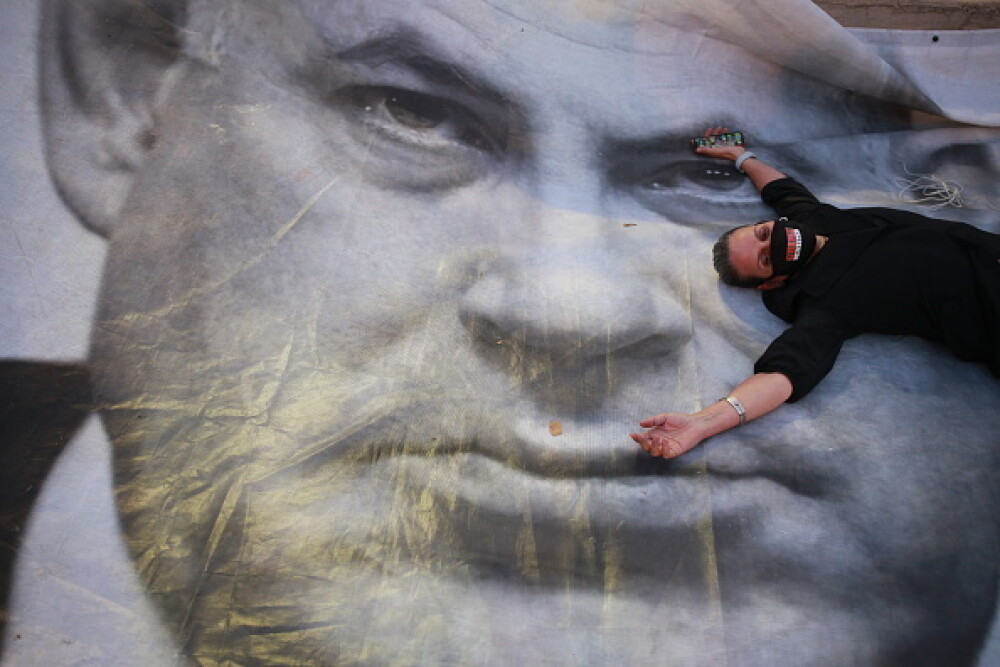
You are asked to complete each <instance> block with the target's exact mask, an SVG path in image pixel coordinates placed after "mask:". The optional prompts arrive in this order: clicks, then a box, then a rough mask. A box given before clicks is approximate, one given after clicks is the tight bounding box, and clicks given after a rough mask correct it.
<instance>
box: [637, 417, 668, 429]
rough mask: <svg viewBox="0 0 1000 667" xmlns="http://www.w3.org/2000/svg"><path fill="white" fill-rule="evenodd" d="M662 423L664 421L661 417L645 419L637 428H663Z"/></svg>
mask: <svg viewBox="0 0 1000 667" xmlns="http://www.w3.org/2000/svg"><path fill="white" fill-rule="evenodd" d="M664 421H666V420H665V419H664V418H663V417H647V418H646V419H643V420H642V421H641V422H639V426H641V427H643V428H653V427H656V426H663V423H664Z"/></svg>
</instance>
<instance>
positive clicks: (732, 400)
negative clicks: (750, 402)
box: [719, 396, 747, 426]
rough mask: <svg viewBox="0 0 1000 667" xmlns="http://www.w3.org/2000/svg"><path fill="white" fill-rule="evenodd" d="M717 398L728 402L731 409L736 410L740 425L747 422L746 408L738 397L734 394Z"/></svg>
mask: <svg viewBox="0 0 1000 667" xmlns="http://www.w3.org/2000/svg"><path fill="white" fill-rule="evenodd" d="M719 400H720V401H725V402H726V403H729V405H731V406H733V410H736V414H738V415H739V416H740V426H743V425H744V424H746V423H747V410H746V408H744V407H743V404H742V403H740V399H738V398H736V397H735V396H726V397H725V398H720V399H719Z"/></svg>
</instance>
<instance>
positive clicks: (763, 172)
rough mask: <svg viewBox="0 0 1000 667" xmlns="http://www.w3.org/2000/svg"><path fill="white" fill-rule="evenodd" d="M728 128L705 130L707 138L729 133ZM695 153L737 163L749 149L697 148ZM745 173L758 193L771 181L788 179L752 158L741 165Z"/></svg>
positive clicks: (731, 147) (733, 147)
mask: <svg viewBox="0 0 1000 667" xmlns="http://www.w3.org/2000/svg"><path fill="white" fill-rule="evenodd" d="M728 131H729V128H727V127H710V128H708V129H707V130H705V136H708V135H710V134H722V133H724V132H728ZM695 152H696V153H698V155H704V156H705V157H714V158H718V159H720V160H731V161H732V162H736V160H737V159H739V157H740V156H741V155H743V154H744V153H746V152H747V149H746V148H744V147H743V146H718V147H715V148H706V147H702V148H697V149H695ZM741 168H742V169H743V172H744V173H745V174H746V175H747V176H748V177H749V178H750V182H751V183H753V186H754V187H755V188H757V192H760V191H761V190H763V189H764V186H765V185H767V184H768V183H770V182H771V181H776V180H778V179H779V178H786V176H785V174H783V173H781V172H780V171H778V170H777V169H775V168H774V167H772V166H770V165H768V164H765V163H764V162H762V161H761V160H760V159H758V158H751V159H749V160H745V161H744V162H743V164H742V165H741Z"/></svg>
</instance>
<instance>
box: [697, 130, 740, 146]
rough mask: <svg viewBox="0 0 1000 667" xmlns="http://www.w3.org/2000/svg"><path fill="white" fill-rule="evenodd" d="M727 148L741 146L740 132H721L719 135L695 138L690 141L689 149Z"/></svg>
mask: <svg viewBox="0 0 1000 667" xmlns="http://www.w3.org/2000/svg"><path fill="white" fill-rule="evenodd" d="M729 146H743V133H742V132H721V133H719V134H707V135H705V136H703V137H695V138H694V139H692V140H691V148H694V149H698V148H724V147H729Z"/></svg>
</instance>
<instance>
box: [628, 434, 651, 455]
mask: <svg viewBox="0 0 1000 667" xmlns="http://www.w3.org/2000/svg"><path fill="white" fill-rule="evenodd" d="M629 435H631V436H632V439H633V440H635V441H636V442H637V443H638V444H639V446H640V447H642V448H643V449H644V450H646V451H647V452H648V451H649V447H650V444H649V440H648V439H647V438H646V437H644V436H641V435H639V434H638V433H630V434H629Z"/></svg>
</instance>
